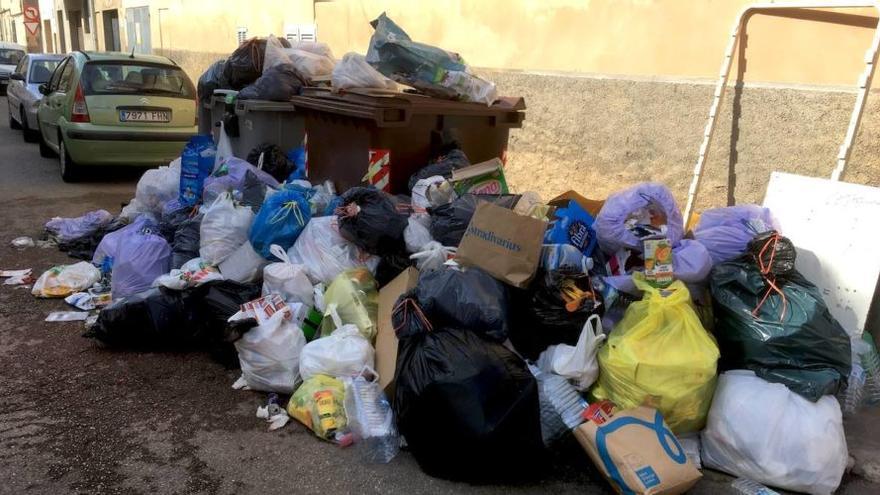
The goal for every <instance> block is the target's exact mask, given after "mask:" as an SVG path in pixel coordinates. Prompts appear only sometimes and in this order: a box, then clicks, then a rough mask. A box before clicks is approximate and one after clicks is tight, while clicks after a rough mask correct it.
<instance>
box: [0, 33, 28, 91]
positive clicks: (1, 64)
mask: <svg viewBox="0 0 880 495" xmlns="http://www.w3.org/2000/svg"><path fill="white" fill-rule="evenodd" d="M26 51H27V49H26V48H25V47H23V46H21V45H16V44H15V43H7V42H5V41H0V94H5V93H6V85H7V84H9V75H10V74H12V71H14V70H15V67H16V66H18V63H19V62H21V59H22V58H24V55H25V52H26Z"/></svg>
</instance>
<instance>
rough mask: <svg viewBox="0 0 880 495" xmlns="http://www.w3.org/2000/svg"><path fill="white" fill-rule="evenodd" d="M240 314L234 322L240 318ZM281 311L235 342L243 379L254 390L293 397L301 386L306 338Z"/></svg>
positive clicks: (235, 316)
mask: <svg viewBox="0 0 880 495" xmlns="http://www.w3.org/2000/svg"><path fill="white" fill-rule="evenodd" d="M240 315H241V313H236V314H235V315H233V317H232V318H231V319H230V320H234V319H236V318H239V317H240ZM285 315H286V313H285V312H284V311H279V312H277V313H275V314H273V315H272V316H271V317H270V318H269V320H268V321H266V322H263V323H261V324H259V325H257V326H256V327H254V328H252V329H250V330H248V331H247V332H246V333H245V334H244V335H243V336H242V337H241V338H240V339H238V340H237V341H235V348H236V349H237V350H238V360H239V362H240V363H241V376H242V378H244V380H245V382H247V385H248V386H249V387H250V388H251V389H253V390H262V391H264V392H278V393H282V394H290V393H292V392H293V391H294V389H295V388H296V385H297V384H298V383H299V364H300V363H299V359H300V353H301V352H302V350H303V347H304V346H305V344H306V337H305V335H303V332H302V329H300V328H299V327H298V326H297V325H296V324H295V323H294V322H293V321H291V320H287V319H285V318H284V317H285Z"/></svg>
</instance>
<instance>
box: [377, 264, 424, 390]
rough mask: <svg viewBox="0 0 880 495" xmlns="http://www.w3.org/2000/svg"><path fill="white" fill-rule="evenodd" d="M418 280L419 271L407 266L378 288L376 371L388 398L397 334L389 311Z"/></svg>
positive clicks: (394, 364)
mask: <svg viewBox="0 0 880 495" xmlns="http://www.w3.org/2000/svg"><path fill="white" fill-rule="evenodd" d="M418 281H419V271H418V270H416V269H415V268H413V267H409V268H407V269H406V270H404V271H403V272H402V273H401V274H400V275H398V276H397V277H395V278H394V280H392V281H391V282H388V283H387V284H386V285H385V287H382V289H380V290H379V332H378V333H377V334H376V372H377V373H379V386H380V387H382V389H383V390H385V395H387V396H388V399H389V400H394V368H395V366H396V365H397V335H395V333H394V325H393V324H392V323H391V312H392V311H393V310H394V305H395V304H396V303H397V299H398V298H400V295H401V294H403V293H404V292H406V291H408V290H409V289H412V288H413V287H415V286H416V283H417V282H418Z"/></svg>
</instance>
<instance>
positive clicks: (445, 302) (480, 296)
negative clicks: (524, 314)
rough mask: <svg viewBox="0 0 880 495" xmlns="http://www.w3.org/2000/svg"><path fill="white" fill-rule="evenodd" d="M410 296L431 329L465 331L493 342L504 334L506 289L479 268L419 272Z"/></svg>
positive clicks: (506, 308)
mask: <svg viewBox="0 0 880 495" xmlns="http://www.w3.org/2000/svg"><path fill="white" fill-rule="evenodd" d="M414 297H415V299H416V301H417V302H418V304H419V307H420V308H422V310H423V311H424V313H425V315H426V316H427V318H428V320H429V321H430V322H431V324H432V325H434V326H439V327H454V328H466V329H468V330H471V331H474V332H477V333H479V334H481V335H484V336H486V338H489V339H491V340H494V341H496V342H504V341H505V340H506V339H507V335H508V318H509V316H508V314H509V311H510V310H509V306H510V305H509V293H508V287H507V286H506V285H505V284H504V283H502V282H499V281H498V280H496V279H495V278H493V277H492V276H491V275H489V274H488V273H486V272H484V271H483V270H480V269H479V268H468V269H467V270H457V269H455V268H444V269H442V270H433V271H426V272H422V273H421V274H420V275H419V283H418V285H416V287H415V289H414Z"/></svg>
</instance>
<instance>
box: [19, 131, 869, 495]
mask: <svg viewBox="0 0 880 495" xmlns="http://www.w3.org/2000/svg"><path fill="white" fill-rule="evenodd" d="M449 155H451V156H453V157H454V156H459V157H462V155H463V153H462V152H461V150H454V151H452V152H450V153H449ZM444 159H446V157H438V159H437V160H435V161H434V163H431V164H425V165H426V166H425V168H424V172H420V173H419V174H416V176H414V177H413V180H411V181H410V184H411V186H412V187H411V190H410V191H408V193H409V194H396V195H392V194H389V193H386V192H383V191H380V190H378V189H375V188H372V187H355V188H352V189H350V190H348V191H344V192H343V193H342V194H341V195H337V193H336V191H334V189H333V187H332V184H329V183H327V184H318V185H313V184H311V183H309V182H308V181H306V180H292V181H281V182H279V181H278V180H276V179H275V178H273V177H271V176H270V175H268V174H267V173H265V172H264V171H263V170H261V169H259V168H257V167H255V166H254V165H251V164H250V163H248V162H246V161H244V160H241V159H239V158H236V157H232V156H225V157H218V155H217V153H216V150H215V149H214V146H213V144H212V143H211V142H210V140H208V141H205V140H203V139H202V138H200V137H196V138H193V140H192V141H191V142H190V143H189V144H188V145H187V147H186V149H185V150H184V152H183V154H182V156H181V158H180V159H179V160H175V162H173V163H171V164H170V165H169V166H167V167H160V168H159V169H155V170H150V171H148V172H147V173H145V174H144V175H143V177H142V178H141V179H140V181H139V183H138V185H137V189H136V196H135V198H133V199H132V201H131V202H130V203H129V204H128V206H126V207H125V208H123V210H122V211H121V212H120V213H119V214H118V215H116V216H114V215H112V214H110V213H109V212H106V211H103V210H100V211H95V212H88V213H85V214H84V215H83V216H81V217H79V218H68V219H64V218H55V219H52V220H50V221H49V222H48V223H47V224H46V229H47V233H48V234H49V235H51V236H52V237H54V238H55V239H57V240H58V241H60V243H61V244H60V245H61V246H62V247H63V248H64V249H69V250H70V252H71V254H73V255H75V256H77V257H80V258H86V259H89V260H90V262H79V263H75V264H71V265H67V266H58V267H54V268H52V269H51V270H49V271H47V272H46V273H44V274H43V275H42V276H41V277H40V278H39V280H37V282H36V283H35V285H34V287H33V293H34V295H36V296H39V297H65V296H71V295H77V294H78V293H80V294H81V293H84V294H81V295H80V296H79V297H78V298H76V299H77V300H82V299H86V300H88V301H91V302H92V303H93V305H95V306H97V307H98V309H100V312H99V313H98V316H97V320H96V321H92V322H88V325H89V328H88V330H87V336H89V337H93V338H95V339H97V340H99V341H100V342H102V343H103V344H105V345H107V346H112V347H120V348H129V349H151V350H161V349H168V350H175V351H180V350H187V349H189V350H207V351H209V352H211V354H212V356H214V357H215V358H216V359H217V360H218V361H219V362H221V363H222V364H223V365H225V366H227V367H228V368H233V369H236V368H240V370H241V378H240V379H239V380H238V381H237V382H236V383H235V384H234V387H235V388H246V389H251V390H255V391H259V392H266V393H269V394H270V396H269V398H268V399H267V400H268V405H267V406H266V407H261V408H260V410H259V411H258V412H259V415H260V416H261V417H263V418H266V419H267V420H268V421H269V422H270V425H272V426H271V427H272V428H277V427H281V426H283V425H284V424H285V423H287V422H288V421H289V419H290V418H293V419H295V420H296V421H298V422H300V423H302V424H303V425H305V426H306V427H308V428H309V429H311V430H312V431H313V432H314V434H315V435H316V436H317V437H319V438H321V439H323V440H326V441H329V442H334V443H337V444H339V445H342V446H348V445H354V446H355V447H354V448H357V449H360V450H361V452H362V455H363V456H364V458H365V459H367V460H369V461H372V462H388V461H390V460H391V459H392V458H393V457H394V456H395V455H396V454H397V453H398V451H399V450H400V449H401V448H405V449H406V450H408V451H409V452H411V453H412V455H414V456H415V458H416V460H417V461H418V462H419V464H420V466H421V467H422V468H423V469H424V470H425V471H426V472H427V473H429V474H431V475H435V476H440V477H445V478H451V479H462V480H509V479H511V477H515V478H520V477H535V476H540V472H541V470H542V468H543V467H545V465H546V464H545V462H543V461H542V459H543V460H544V461H546V459H547V457H546V456H545V454H546V452H547V451H548V450H550V449H554V448H557V447H558V446H559V445H560V444H561V442H563V441H564V440H565V439H566V438H570V437H571V436H572V433H573V436H574V438H576V440H577V441H578V442H579V443H580V444H581V445H582V447H583V449H584V450H586V452H587V454H588V455H589V457H590V458H591V459H592V460H593V462H594V463H595V464H596V466H597V467H598V469H599V470H600V471H601V472H602V473H603V474H604V475H605V476H606V477H607V479H608V481H609V483H611V484H612V485H613V487H614V488H615V489H616V490H618V491H620V492H622V493H657V492H658V491H662V492H663V493H678V492H682V491H685V490H687V489H688V488H690V487H691V486H693V485H694V483H696V482H697V481H698V480H699V478H700V477H701V474H700V471H699V469H701V468H702V467H708V468H713V469H718V470H721V471H725V472H728V473H730V474H732V475H735V476H737V477H741V478H746V479H749V480H754V481H755V482H759V483H764V484H767V485H771V486H775V487H780V488H784V489H788V490H797V491H804V492H809V493H830V492H832V491H834V490H835V489H836V487H837V486H838V484H839V483H840V480H841V477H842V475H843V473H844V470H845V468H846V465H847V460H848V454H847V447H846V441H845V438H844V433H843V424H842V411H843V412H846V413H851V412H853V411H855V410H856V409H857V408H858V407H862V406H864V405H865V404H867V403H871V402H873V403H876V401H877V399H878V398H880V397H878V379H880V377H878V376H877V373H876V371H877V369H876V368H877V366H876V360H877V354H876V350H875V348H874V347H873V343H871V342H870V340H868V337H867V336H866V337H864V339H862V338H856V337H855V336H850V335H848V334H847V332H846V331H845V330H844V328H842V327H841V325H840V324H839V323H838V322H837V321H836V320H835V319H834V318H833V317H832V316H831V314H830V312H829V310H828V308H827V307H826V305H825V303H824V302H823V300H822V297H821V294H820V293H819V291H818V290H817V288H816V287H815V286H814V285H813V284H811V283H810V282H809V281H808V280H806V279H804V277H803V276H802V275H800V274H799V273H798V272H797V270H796V268H795V260H796V255H797V253H796V250H795V248H794V246H793V245H792V243H791V242H790V241H789V240H788V239H787V238H786V237H784V226H783V225H779V224H778V222H776V220H775V219H774V218H773V215H772V212H770V211H768V210H767V209H764V208H761V207H758V206H754V205H744V206H734V207H728V208H718V209H713V210H708V211H705V212H703V213H702V215H701V217H700V220H699V222H698V223H697V224H696V225H695V226H694V228H693V229H692V230H691V231H687V229H686V228H685V225H684V223H683V219H682V215H681V212H680V211H679V209H678V206H677V204H676V201H675V199H674V197H673V195H672V194H671V193H670V191H669V190H668V189H667V188H666V187H664V186H663V185H660V184H654V183H643V184H637V185H635V186H632V187H630V188H627V189H625V190H622V191H619V192H617V193H615V194H612V195H611V196H610V197H608V198H607V199H606V200H604V201H602V202H599V201H591V200H587V199H586V198H584V197H582V196H580V195H578V194H577V193H574V192H572V191H569V192H567V193H565V194H562V195H560V196H559V197H557V198H553V199H550V200H544V199H542V198H540V197H538V196H537V194H535V193H532V192H526V193H523V194H513V193H510V192H509V191H507V190H506V189H505V190H503V191H501V194H497V195H483V194H473V193H471V192H468V191H469V189H468V187H471V186H473V184H474V183H473V181H472V180H471V181H470V182H467V181H464V182H463V181H458V180H454V179H452V178H451V171H452V170H453V169H454V167H447V168H444V167H442V166H438V164H440V163H444V162H443V160H444ZM456 163H459V162H456ZM468 163H469V162H467V160H466V157H464V159H463V160H461V161H460V163H459V165H461V166H468ZM429 173H435V174H437V175H430V176H428V174H429ZM71 246H73V247H71ZM872 362H873V364H872ZM866 377H867V378H866ZM284 400H287V402H286V406H285V402H284ZM816 445H822V448H821V449H816V448H815V446H816ZM402 446H405V447H402ZM808 451H809V452H811V455H809V456H806V455H803V453H804V452H808ZM634 454H638V456H637V457H635V458H636V459H637V460H638V462H633V461H632V459H633V455H634ZM512 473H515V474H512Z"/></svg>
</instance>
